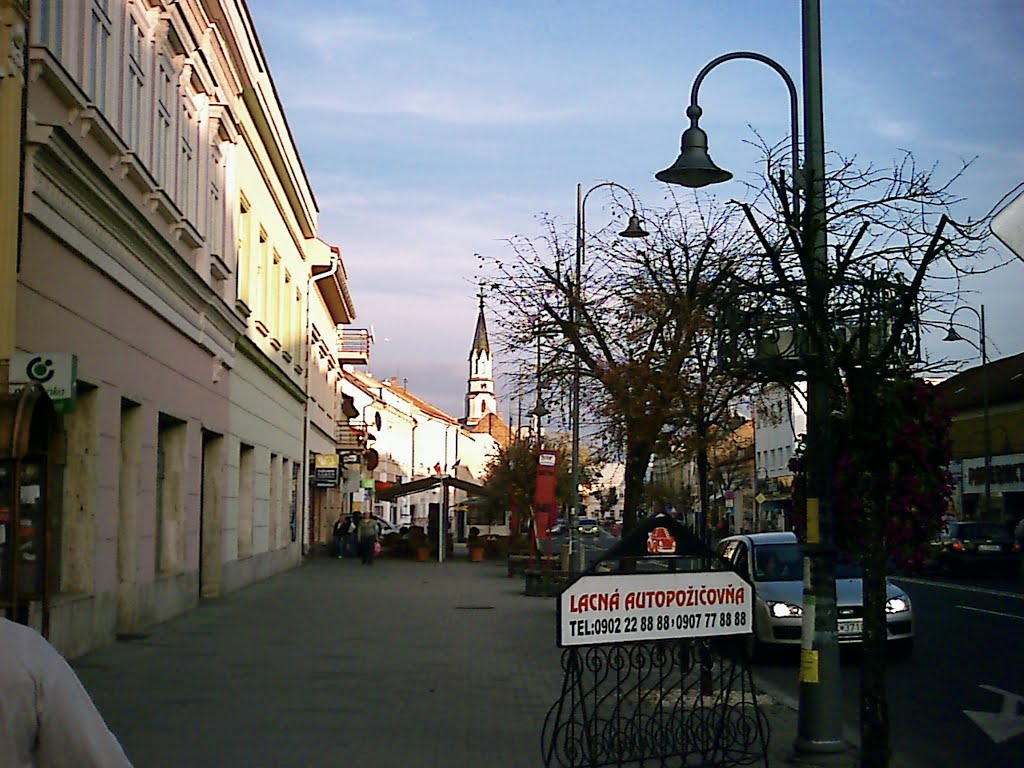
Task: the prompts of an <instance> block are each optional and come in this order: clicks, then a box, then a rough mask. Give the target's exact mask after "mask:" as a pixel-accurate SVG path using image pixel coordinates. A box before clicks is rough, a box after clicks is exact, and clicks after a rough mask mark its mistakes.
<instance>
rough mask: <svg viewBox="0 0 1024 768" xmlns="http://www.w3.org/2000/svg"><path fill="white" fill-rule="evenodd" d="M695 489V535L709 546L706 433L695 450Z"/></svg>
mask: <svg viewBox="0 0 1024 768" xmlns="http://www.w3.org/2000/svg"><path fill="white" fill-rule="evenodd" d="M697 489H698V493H699V495H700V499H699V504H700V506H699V507H698V509H697V530H696V534H697V536H699V537H700V540H701V541H702V542H704V545H705V546H708V547H710V546H711V540H710V537H709V535H708V534H709V531H708V505H709V503H710V499H709V496H710V494H709V492H708V442H707V433H705V434H703V435H701V438H700V447H699V448H698V449H697Z"/></svg>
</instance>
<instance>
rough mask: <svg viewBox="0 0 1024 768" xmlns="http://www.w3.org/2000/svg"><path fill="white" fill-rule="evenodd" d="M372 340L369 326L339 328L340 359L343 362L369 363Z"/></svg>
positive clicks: (354, 363)
mask: <svg viewBox="0 0 1024 768" xmlns="http://www.w3.org/2000/svg"><path fill="white" fill-rule="evenodd" d="M372 340H373V337H372V336H371V335H370V331H369V329H367V328H339V329H338V360H339V361H340V362H341V363H342V364H349V365H368V364H369V362H370V342H371V341H372Z"/></svg>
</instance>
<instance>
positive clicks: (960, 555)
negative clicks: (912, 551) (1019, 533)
mask: <svg viewBox="0 0 1024 768" xmlns="http://www.w3.org/2000/svg"><path fill="white" fill-rule="evenodd" d="M933 547H934V550H935V556H936V559H937V560H938V563H939V566H940V567H941V568H942V569H943V570H947V571H957V570H962V569H965V568H968V567H975V568H993V569H999V570H1002V571H1005V572H1007V573H1010V574H1011V575H1012V574H1016V573H1017V569H1018V568H1020V558H1021V543H1020V542H1019V541H1014V539H1013V533H1011V532H1010V530H1009V529H1008V528H1007V527H1006V526H1004V525H1000V524H999V523H983V522H979V521H977V520H951V521H949V522H948V523H946V525H945V527H944V528H943V529H942V531H941V532H940V533H939V538H938V539H937V540H936V541H935V542H933Z"/></svg>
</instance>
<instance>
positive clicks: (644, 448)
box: [485, 201, 754, 532]
mask: <svg viewBox="0 0 1024 768" xmlns="http://www.w3.org/2000/svg"><path fill="white" fill-rule="evenodd" d="M619 207H620V208H622V206H621V205H619ZM541 221H542V224H543V227H544V230H545V232H544V234H543V235H542V236H540V237H537V238H532V239H531V238H527V237H515V238H512V239H511V240H510V241H509V246H510V250H511V254H512V256H511V258H504V259H498V258H490V259H485V262H486V266H487V268H488V270H487V271H488V276H487V278H486V279H487V280H488V281H489V282H490V283H491V285H492V290H493V291H496V292H497V293H498V295H499V297H500V298H499V302H498V310H497V311H498V315H499V323H498V325H499V328H500V330H499V331H498V333H497V334H495V335H496V338H497V341H498V343H499V344H500V345H502V346H504V347H505V348H507V349H521V348H523V347H524V346H526V345H527V344H528V343H529V341H530V338H531V336H530V334H531V329H532V328H535V327H536V326H535V323H536V322H537V320H538V318H539V319H540V322H542V323H543V324H546V325H548V326H549V327H551V328H554V329H557V331H558V336H559V338H560V339H562V340H563V342H562V343H561V345H560V346H557V345H556V346H553V347H552V348H551V349H550V357H549V358H548V360H547V362H546V365H545V369H546V372H547V375H548V381H549V382H550V384H551V387H552V388H553V389H557V388H560V389H561V391H562V392H563V393H564V392H565V391H566V389H567V388H568V386H569V382H568V379H569V372H570V370H571V369H572V364H573V361H574V359H578V360H579V363H580V366H581V369H582V380H581V393H582V394H581V403H582V404H584V405H585V406H586V408H585V412H586V416H587V420H588V424H589V427H590V429H589V430H588V431H589V432H591V433H592V434H593V432H594V431H595V430H599V431H600V432H601V434H602V436H603V438H604V442H605V444H606V445H611V446H621V450H622V454H623V457H624V462H625V467H626V472H625V497H624V516H623V528H624V530H625V531H626V532H628V531H630V530H632V528H633V526H634V525H635V523H636V520H637V516H638V514H639V513H640V509H641V506H642V497H643V483H644V476H645V473H646V470H647V466H648V464H649V462H650V459H651V456H652V454H653V453H654V451H655V449H656V448H657V447H658V446H659V445H662V444H664V443H665V442H666V441H669V440H671V439H673V437H674V436H678V435H680V434H682V433H683V432H684V431H686V430H687V429H690V428H691V426H690V425H692V424H693V423H695V422H694V411H693V409H692V405H691V404H692V403H693V402H696V401H699V402H700V403H702V404H703V405H702V406H700V407H699V408H698V409H697V412H698V413H699V416H698V417H697V421H696V423H697V424H698V426H697V427H695V429H697V430H700V429H705V430H706V427H707V425H713V424H715V423H717V420H718V418H719V414H718V412H717V411H716V409H717V408H720V407H721V408H723V410H724V408H725V407H727V404H723V403H722V400H721V399H718V398H716V397H714V396H713V395H712V394H711V392H710V390H709V389H708V387H709V384H708V382H709V381H712V377H711V376H710V374H709V371H711V370H713V369H715V365H716V362H715V361H716V349H715V347H716V342H715V337H714V331H715V328H716V323H715V317H716V309H717V302H718V301H721V300H722V297H723V290H724V289H725V287H726V286H727V285H728V284H729V281H730V280H731V278H732V277H733V276H735V275H736V274H740V273H741V272H742V271H743V269H744V265H745V263H746V262H747V260H748V257H749V251H750V249H751V248H752V247H753V246H754V240H753V238H752V237H751V236H750V233H749V231H748V230H746V228H744V227H742V226H741V222H740V221H739V220H738V219H737V216H736V215H735V212H730V211H729V210H728V209H726V208H724V207H712V208H707V209H705V208H701V207H699V206H697V205H693V206H684V205H682V204H680V203H678V202H677V201H676V202H675V203H674V204H673V205H672V206H671V207H669V208H668V209H666V210H661V211H648V212H646V217H645V225H646V227H647V229H648V230H650V232H651V235H650V237H649V238H648V239H647V240H646V241H645V242H643V243H642V244H640V245H639V247H638V246H637V245H635V244H634V243H633V242H632V241H630V242H626V241H624V240H622V239H620V238H617V237H615V236H614V234H613V232H612V230H611V229H610V228H608V227H606V228H605V229H602V230H600V231H598V232H594V233H587V234H586V237H587V238H588V240H587V247H586V254H587V260H586V263H585V264H583V265H582V278H581V284H580V285H579V286H576V285H574V280H573V275H574V274H575V270H574V265H575V258H576V250H575V245H574V241H573V238H572V234H571V233H570V232H568V231H560V230H559V228H558V225H557V222H555V221H554V220H553V219H552V218H551V217H549V216H542V217H541ZM702 387H703V389H702ZM715 391H717V390H715Z"/></svg>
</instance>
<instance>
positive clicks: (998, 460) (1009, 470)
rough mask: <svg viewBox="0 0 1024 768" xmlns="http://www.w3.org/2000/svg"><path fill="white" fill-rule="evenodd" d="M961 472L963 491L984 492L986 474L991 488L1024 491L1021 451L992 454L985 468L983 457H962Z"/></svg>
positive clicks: (1022, 455)
mask: <svg viewBox="0 0 1024 768" xmlns="http://www.w3.org/2000/svg"><path fill="white" fill-rule="evenodd" d="M962 472H963V480H964V486H963V492H964V493H984V492H985V478H986V475H987V477H988V481H989V486H990V487H991V488H992V490H995V491H1000V492H1002V493H1013V492H1019V491H1024V454H1021V453H1017V454H1011V455H1008V456H993V457H992V459H991V464H990V466H989V467H988V468H987V469H986V467H985V459H984V458H976V459H964V460H963V468H962Z"/></svg>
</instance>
